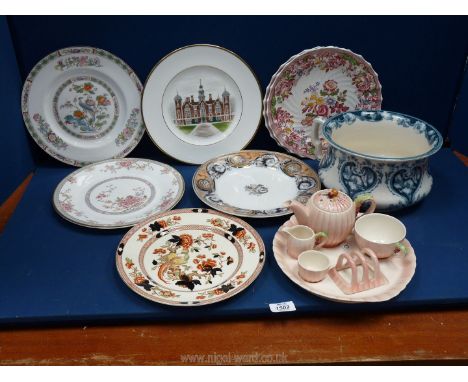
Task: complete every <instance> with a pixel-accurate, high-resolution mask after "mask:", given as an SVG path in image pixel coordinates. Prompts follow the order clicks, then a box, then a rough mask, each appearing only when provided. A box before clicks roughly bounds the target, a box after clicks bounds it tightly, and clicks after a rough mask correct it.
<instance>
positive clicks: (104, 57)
mask: <svg viewBox="0 0 468 382" xmlns="http://www.w3.org/2000/svg"><path fill="white" fill-rule="evenodd" d="M110 66H114V68H115V69H116V70H118V71H120V72H122V73H123V75H128V77H129V78H130V83H131V87H134V88H135V89H133V90H131V91H132V92H135V91H136V92H137V94H138V95H141V92H142V84H141V82H140V80H139V79H138V76H136V74H135V73H134V72H133V70H132V69H131V68H130V67H128V65H127V64H126V63H125V62H124V61H122V60H121V59H120V58H118V57H116V56H114V55H113V54H111V53H110V52H107V51H105V50H102V49H97V48H92V47H72V48H65V49H60V50H57V51H55V52H52V53H50V54H49V55H47V56H46V57H44V58H43V59H42V60H40V61H39V62H38V63H37V64H36V65H35V66H34V67H33V69H32V70H31V72H30V73H29V75H28V77H27V78H26V80H25V83H24V86H23V91H22V95H21V106H22V114H23V119H24V122H25V125H26V128H27V129H28V131H29V133H30V134H31V136H32V137H33V138H34V140H35V141H36V143H37V144H38V145H39V146H40V147H41V148H42V149H43V150H44V151H46V152H47V153H48V154H49V155H51V156H53V157H54V158H56V159H58V160H60V161H62V162H64V163H67V164H71V165H73V166H78V167H81V166H85V165H88V164H90V163H91V162H89V161H88V160H87V159H86V158H85V157H83V153H82V152H81V151H80V152H79V153H75V152H74V150H73V151H70V150H69V149H68V150H67V151H66V152H63V151H62V150H63V149H64V147H65V145H61V144H60V143H61V142H60V140H57V142H56V143H55V144H53V143H50V142H52V141H54V140H55V138H56V137H57V135H61V134H60V128H58V126H57V118H53V117H52V118H51V117H50V116H45V115H44V114H42V111H41V108H40V105H41V102H42V101H41V98H43V95H41V94H39V97H37V98H36V97H35V96H33V95H34V94H38V93H35V86H36V84H37V80H38V78H39V76H40V75H42V74H43V73H44V72H43V71H44V70H51V72H50V73H52V74H53V75H54V78H69V76H70V75H73V74H75V73H93V74H95V75H96V76H98V77H100V75H99V73H103V74H106V73H108V72H109V69H110V68H109V67H110ZM77 69H78V70H77ZM53 72H55V73H53ZM52 86H55V85H54V84H52ZM129 91H130V90H129ZM44 95H46V94H44ZM109 95H110V93H109ZM52 97H53V94H52V95H51V98H52ZM106 98H107V99H108V100H111V102H112V101H117V98H116V99H115V100H113V99H112V97H106ZM94 101H95V102H101V103H102V102H104V101H103V100H102V99H100V100H96V99H95V98H94ZM136 103H137V102H135V104H129V105H126V106H127V108H128V109H127V110H126V113H128V116H130V115H131V110H133V109H135V108H139V107H140V105H137V104H136ZM61 104H62V103H60V105H61ZM111 106H112V105H110V106H109V107H111ZM57 107H58V106H57ZM62 112H63V110H62ZM37 113H40V114H41V115H42V117H43V119H44V120H45V122H46V123H47V124H48V126H49V128H50V129H52V132H53V135H51V136H50V137H49V139H47V140H43V139H42V132H40V131H39V129H38V128H37V126H36V123H35V120H34V115H36V114H37ZM69 114H71V115H72V116H73V114H72V113H69ZM110 114H112V113H110ZM113 117H115V115H114V116H113ZM113 117H112V116H111V117H110V118H109V120H112V121H113V120H114V118H113ZM139 119H140V121H141V115H140V116H139ZM117 120H118V119H117ZM112 123H113V122H110V124H112ZM64 125H65V124H64ZM60 127H62V128H63V126H60ZM67 127H68V128H69V129H68V133H70V134H71V135H74V134H75V133H73V130H74V129H75V128H74V127H72V126H71V125H70V126H67ZM115 127H116V128H118V130H119V131H118V133H119V132H121V131H122V130H123V129H124V128H125V119H123V120H122V121H119V123H116V126H115ZM78 130H79V128H78ZM108 130H109V125H106V126H104V127H102V128H101V130H100V132H98V133H94V134H93V133H90V132H87V133H84V134H81V131H78V132H77V133H76V134H77V135H80V134H81V135H80V136H78V137H79V138H81V139H93V138H97V135H98V134H102V135H101V136H103V135H105V134H106V133H107V131H108ZM118 133H116V135H117V134H118ZM143 134H144V125H143V123H142V122H140V124H139V125H138V128H137V129H136V131H135V132H134V134H133V139H129V140H128V141H127V143H126V144H122V145H120V149H119V145H117V144H114V141H113V140H111V141H109V142H108V143H109V145H108V146H109V150H111V151H112V154H111V155H109V156H107V157H113V158H120V157H124V156H126V155H127V154H128V153H129V152H130V151H132V150H133V149H134V147H135V146H136V144H137V143H138V142H139V141H140V139H141V137H142V136H143ZM46 138H47V137H46ZM63 138H64V139H65V138H66V137H63ZM54 142H55V141H54ZM62 142H63V140H62ZM68 145H69V146H70V147H71V146H73V148H77V147H76V146H75V145H71V143H68ZM112 147H113V148H112ZM111 148H112V149H111ZM101 159H106V158H101Z"/></svg>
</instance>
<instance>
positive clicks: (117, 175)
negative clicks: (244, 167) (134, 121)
mask: <svg viewBox="0 0 468 382" xmlns="http://www.w3.org/2000/svg"><path fill="white" fill-rule="evenodd" d="M184 187H185V186H184V180H183V178H182V176H181V175H180V173H179V172H178V171H176V170H175V169H174V168H172V167H171V166H168V165H166V164H164V163H160V162H156V161H152V160H149V159H130V158H125V159H110V160H107V161H103V162H99V163H94V164H92V165H88V166H86V167H83V168H81V169H79V170H76V171H75V172H73V173H72V174H70V175H68V176H67V177H66V178H65V179H63V180H62V181H61V182H60V184H59V185H58V186H57V188H56V189H55V193H54V200H53V202H54V207H55V209H56V211H57V212H58V213H59V214H60V215H61V216H62V217H63V218H65V219H67V220H69V221H71V222H73V223H75V224H78V225H82V226H86V227H92V228H122V227H130V226H132V225H134V224H137V223H139V222H141V221H142V220H145V219H147V218H148V216H151V215H155V214H159V213H161V212H164V211H167V210H169V209H171V208H172V207H174V206H175V205H176V204H177V202H178V201H179V200H180V198H181V197H182V195H183V193H184Z"/></svg>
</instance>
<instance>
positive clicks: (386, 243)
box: [354, 213, 407, 259]
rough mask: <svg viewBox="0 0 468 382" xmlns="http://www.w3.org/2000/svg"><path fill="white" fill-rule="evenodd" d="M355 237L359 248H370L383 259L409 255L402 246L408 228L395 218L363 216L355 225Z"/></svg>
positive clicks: (375, 215)
mask: <svg viewBox="0 0 468 382" xmlns="http://www.w3.org/2000/svg"><path fill="white" fill-rule="evenodd" d="M354 235H355V239H356V243H357V244H358V246H359V248H361V249H363V248H369V249H371V250H372V251H374V252H375V254H376V255H377V257H379V258H381V259H384V258H387V257H389V256H392V255H393V254H396V253H400V252H401V253H402V254H406V253H407V248H406V247H405V246H404V245H403V244H402V241H403V240H404V239H405V236H406V227H405V225H404V224H403V223H402V222H401V221H399V220H398V219H396V218H394V217H393V216H390V215H385V214H377V213H376V214H370V215H367V216H363V217H362V219H359V220H358V221H356V224H355V225H354Z"/></svg>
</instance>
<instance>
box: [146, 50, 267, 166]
mask: <svg viewBox="0 0 468 382" xmlns="http://www.w3.org/2000/svg"><path fill="white" fill-rule="evenodd" d="M142 111H143V118H144V121H145V124H146V128H147V131H148V133H149V135H150V137H151V138H152V140H153V142H154V143H155V144H156V145H157V146H158V147H159V148H160V149H161V150H162V151H164V152H165V153H167V154H168V155H170V156H171V157H173V158H176V159H178V160H180V161H182V162H186V163H193V164H200V163H203V162H205V161H206V160H208V159H210V158H213V157H217V156H219V155H222V154H227V153H230V152H234V151H238V150H240V149H242V148H244V147H245V146H246V145H247V144H248V143H249V142H250V140H251V139H252V138H253V136H254V134H255V132H256V131H257V128H258V125H259V123H260V119H261V115H262V94H261V90H260V85H259V83H258V81H257V78H256V77H255V74H254V73H253V72H252V69H251V68H250V67H249V66H248V65H247V64H246V63H245V62H244V61H243V60H242V59H241V58H240V57H239V56H237V55H236V54H235V53H233V52H231V51H229V50H227V49H225V48H221V47H218V46H214V45H191V46H186V47H183V48H180V49H178V50H176V51H174V52H172V53H170V54H168V55H167V56H166V57H164V58H163V59H162V60H161V61H160V62H159V63H158V64H156V66H155V67H154V68H153V70H152V71H151V73H150V75H149V76H148V78H147V80H146V83H145V87H144V91H143V98H142Z"/></svg>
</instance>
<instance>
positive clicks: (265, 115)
mask: <svg viewBox="0 0 468 382" xmlns="http://www.w3.org/2000/svg"><path fill="white" fill-rule="evenodd" d="M322 49H334V50H338V51H341V52H346V53H350V54H351V55H353V56H356V57H358V58H359V59H361V60H362V61H363V62H364V63H366V64H367V65H369V67H370V68H371V70H372V71H373V72H374V74H375V77H376V79H377V84H378V89H379V93H380V106H379V107H380V108H379V109H377V110H381V109H382V103H383V95H382V84H381V82H380V79H379V74H378V73H377V72H376V71H375V69H374V67H373V66H372V64H371V63H370V62H369V61H367V60H366V59H365V58H364V57H363V56H362V55H361V54H358V53H355V52H354V51H352V50H351V49H348V48H341V47H338V46H334V45H327V46H316V47H313V48H309V49H304V50H302V51H301V52H299V53H296V54H295V55H293V56H291V57H290V58H289V59H288V60H286V61H285V62H283V63H282V64H281V65H280V66H279V68H278V69H277V71H276V72H275V73H274V74H273V76H272V77H271V79H270V82H269V83H268V86H267V87H266V90H265V96H264V97H263V102H262V103H263V119H264V121H265V127H266V128H267V130H268V132H269V134H270V136H271V138H273V139H274V140H275V142H276V143H277V144H278V145H279V146H281V147H283V148H284V149H285V150H287V151H288V152H289V153H291V154H293V155H297V156H298V157H300V158H304V159H311V160H315V161H317V162H318V161H320V159H319V158H317V156H316V155H313V156H306V155H303V154H300V153H296V152H294V151H292V150H291V149H290V148H289V147H285V146H284V145H283V144H282V143H281V142H280V141H279V139H278V138H277V137H276V136H275V134H274V133H273V131H272V129H271V127H270V123H269V120H270V117H271V111H270V107H269V102H268V98H269V94H270V92H271V91H272V90H271V88H272V86H273V84H274V82H275V81H276V78H277V77H278V76H279V75H280V74H281V73H282V72H283V70H284V68H285V67H286V66H287V65H289V64H290V63H291V62H292V61H294V60H295V59H296V58H298V57H299V56H302V55H305V54H308V53H311V52H315V51H318V50H322ZM355 110H358V109H355ZM372 110H374V109H372Z"/></svg>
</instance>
